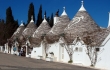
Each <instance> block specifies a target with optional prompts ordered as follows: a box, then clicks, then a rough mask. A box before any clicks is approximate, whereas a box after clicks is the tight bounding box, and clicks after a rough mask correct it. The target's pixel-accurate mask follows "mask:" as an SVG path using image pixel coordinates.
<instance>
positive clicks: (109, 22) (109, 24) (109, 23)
mask: <svg viewBox="0 0 110 70" xmlns="http://www.w3.org/2000/svg"><path fill="white" fill-rule="evenodd" d="M108 13H109V20H108V27H109V26H110V12H108Z"/></svg>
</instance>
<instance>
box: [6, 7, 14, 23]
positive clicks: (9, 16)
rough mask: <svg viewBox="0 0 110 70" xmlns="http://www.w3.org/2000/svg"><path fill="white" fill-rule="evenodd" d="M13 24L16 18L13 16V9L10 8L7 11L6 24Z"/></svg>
mask: <svg viewBox="0 0 110 70" xmlns="http://www.w3.org/2000/svg"><path fill="white" fill-rule="evenodd" d="M13 22H14V18H13V15H12V10H11V7H8V8H7V9H6V23H7V24H9V23H13Z"/></svg>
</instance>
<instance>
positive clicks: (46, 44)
mask: <svg viewBox="0 0 110 70" xmlns="http://www.w3.org/2000/svg"><path fill="white" fill-rule="evenodd" d="M42 45H43V47H44V52H45V56H44V57H45V58H46V57H47V56H48V50H49V45H48V43H47V40H46V38H45V36H43V40H42Z"/></svg>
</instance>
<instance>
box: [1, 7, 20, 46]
mask: <svg viewBox="0 0 110 70" xmlns="http://www.w3.org/2000/svg"><path fill="white" fill-rule="evenodd" d="M17 28H18V20H14V18H13V15H12V10H11V7H8V8H7V9H6V23H5V21H4V20H3V19H1V21H0V45H4V44H5V43H6V42H7V40H8V39H10V38H11V36H12V35H13V33H14V32H15V30H16V29H17Z"/></svg>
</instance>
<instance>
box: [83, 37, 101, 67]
mask: <svg viewBox="0 0 110 70" xmlns="http://www.w3.org/2000/svg"><path fill="white" fill-rule="evenodd" d="M92 39H93V36H86V37H85V38H84V42H85V43H86V48H87V49H86V53H87V55H88V56H89V59H90V61H91V66H95V65H96V63H97V57H98V51H99V50H97V49H99V48H98V47H99V46H97V45H96V43H95V42H94V41H92Z"/></svg>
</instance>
